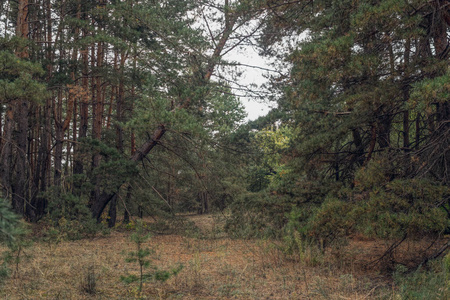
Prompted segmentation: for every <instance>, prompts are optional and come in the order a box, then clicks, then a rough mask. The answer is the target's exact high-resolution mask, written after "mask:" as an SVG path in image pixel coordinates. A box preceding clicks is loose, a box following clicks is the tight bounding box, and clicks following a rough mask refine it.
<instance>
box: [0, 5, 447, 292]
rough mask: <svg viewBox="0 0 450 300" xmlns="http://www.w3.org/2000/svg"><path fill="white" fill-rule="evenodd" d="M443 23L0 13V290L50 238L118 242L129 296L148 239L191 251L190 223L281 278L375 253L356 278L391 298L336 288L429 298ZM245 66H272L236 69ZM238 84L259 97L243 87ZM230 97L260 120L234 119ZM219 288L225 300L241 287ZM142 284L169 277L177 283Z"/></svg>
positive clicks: (180, 12)
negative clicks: (249, 78)
mask: <svg viewBox="0 0 450 300" xmlns="http://www.w3.org/2000/svg"><path fill="white" fill-rule="evenodd" d="M449 26H450V0H426V1H425V0H360V1H349V0H319V1H314V0H311V1H306V0H294V1H288V0H186V1H178V0H161V1H157V0H95V1H92V0H0V189H1V190H0V200H1V201H0V237H1V241H2V242H3V244H4V246H5V251H4V254H5V255H4V258H3V269H2V270H3V271H2V275H5V276H7V275H8V274H9V275H11V274H12V273H14V272H13V269H14V268H15V265H16V267H17V268H18V266H19V261H20V264H21V265H22V264H24V263H25V262H24V260H23V259H21V258H22V255H23V254H24V253H27V254H30V255H31V256H33V255H36V256H39V255H44V256H46V255H49V254H48V253H49V252H46V251H50V253H51V252H52V251H53V250H55V249H53V248H52V247H50V246H49V247H50V248H49V249H46V250H42V249H43V248H42V247H44V246H43V245H44V244H45V243H46V242H47V241H52V243H56V244H59V243H62V244H61V245H63V244H64V245H67V243H71V241H76V240H82V241H83V239H86V238H90V239H94V240H96V239H97V241H99V242H100V243H102V242H104V241H105V240H102V239H101V238H100V236H101V235H102V232H103V233H105V232H112V233H110V234H112V235H114V237H115V238H117V239H119V240H122V239H123V238H125V237H128V235H127V234H125V236H122V235H121V234H122V233H123V230H125V232H128V231H130V232H134V233H133V234H131V233H130V235H131V237H132V244H133V245H136V246H137V247H138V250H137V251H136V252H132V253H133V254H130V255H131V258H130V260H132V261H134V262H138V264H139V265H140V269H141V277H140V278H139V277H133V276H136V275H133V276H131V275H130V277H125V281H126V278H128V279H129V280H131V281H133V280H135V281H140V286H139V288H138V289H137V290H136V291H137V292H136V293H137V294H136V296H137V297H143V291H144V290H145V288H144V285H143V279H145V278H144V277H143V275H142V274H143V271H142V270H143V269H144V267H146V266H147V263H146V262H147V256H148V255H150V253H147V252H146V251H141V250H142V249H144V248H142V249H141V247H144V246H145V245H147V244H148V243H149V240H148V237H147V236H146V234H144V232H153V233H158V232H159V231H160V229H161V227H162V228H163V229H164V230H161V232H160V233H166V234H168V233H167V231H166V230H169V229H173V228H174V224H175V227H177V226H178V225H179V228H178V229H179V230H180V232H181V231H183V233H180V232H177V233H176V238H181V237H182V236H189V234H191V233H192V232H190V231H194V232H197V231H196V230H198V226H192V227H190V225H189V226H187V225H186V222H187V221H186V220H190V219H192V216H191V215H189V217H188V218H186V214H192V213H195V214H198V215H200V216H202V215H203V217H204V218H206V216H210V214H212V215H213V216H214V218H216V217H220V220H221V223H220V224H221V226H220V230H219V231H220V236H221V237H220V239H218V240H220V241H221V243H222V242H224V241H225V240H226V239H233V240H232V241H234V242H233V243H232V242H230V243H231V244H230V245H232V247H234V246H235V243H236V244H239V243H241V242H243V241H247V242H248V243H251V246H249V247H259V246H258V245H259V244H258V243H266V244H264V245H265V246H264V247H262V248H261V249H262V250H261V251H263V252H264V251H266V250H267V249H269V250H270V251H269V250H267V251H269V252H270V253H271V255H275V257H278V256H277V255H280V257H282V258H280V260H282V262H279V263H280V265H279V266H286V265H285V264H289V266H290V267H292V268H294V269H295V266H296V265H298V266H307V267H308V268H309V267H311V268H312V267H317V266H318V265H320V266H324V265H326V264H328V267H329V266H330V265H334V266H336V264H339V261H340V260H339V259H334V260H333V259H330V257H334V258H336V257H340V256H341V255H344V256H350V257H356V256H352V255H353V254H354V253H353V251H356V252H358V250H357V249H358V245H359V246H360V247H361V248H360V249H359V250H360V251H361V252H364V249H366V250H368V249H373V247H371V246H370V247H368V249H367V248H365V246H367V244H364V243H361V244H358V242H361V241H364V242H367V243H368V244H370V242H373V241H377V243H381V244H383V245H384V246H383V247H382V251H369V250H368V252H369V253H371V255H372V257H371V259H368V261H367V264H366V267H367V268H366V269H367V270H372V271H374V272H375V271H376V272H380V274H383V276H386V277H383V278H384V279H383V280H387V281H388V282H390V283H388V286H389V284H392V283H393V282H394V283H395V284H394V285H390V286H391V289H392V293H390V294H389V293H388V294H386V293H384V292H380V293H378V288H377V287H375V286H373V285H371V288H372V289H373V291H374V290H376V291H377V293H372V292H371V291H372V290H367V289H362V290H361V289H357V291H356V290H352V291H356V293H359V292H360V291H364V292H365V296H361V297H366V298H371V297H381V298H383V297H384V298H388V299H389V298H392V299H399V298H398V297H400V299H403V298H405V299H421V298H420V297H422V296H423V295H428V294H429V295H431V296H430V297H431V298H433V297H435V298H436V299H444V298H441V297H443V296H444V297H445V296H448V295H449V290H448V282H449V280H450V279H449V278H450V277H449V276H450V275H449V274H450V254H449V247H450V242H449V234H450V186H449V183H450V68H449V53H450V30H449ZM246 49H252V50H253V51H256V52H257V53H259V55H260V56H261V57H264V58H265V59H266V60H267V61H268V64H269V66H268V67H266V66H264V67H261V66H253V65H252V64H251V63H249V64H245V63H240V62H237V61H234V60H233V59H232V57H233V56H232V55H231V54H233V53H239V52H240V51H245V50H246ZM230 57H231V58H230ZM248 69H253V70H258V71H259V72H260V73H262V74H264V76H265V77H266V81H265V82H264V83H261V85H259V86H258V85H245V84H243V81H242V73H245V72H244V71H245V70H248ZM242 98H252V99H254V100H258V101H261V102H266V103H268V105H269V104H270V105H271V106H272V107H274V108H272V109H271V110H270V112H269V113H268V114H267V115H266V116H263V117H259V118H258V119H256V120H251V121H249V120H246V115H245V110H244V107H243V104H242V103H241V99H242ZM141 219H143V220H145V222H141V221H139V220H141ZM177 224H178V225H177ZM191 225H192V224H191ZM194 225H195V224H194ZM200 227H201V226H200ZM195 228H197V229H195ZM127 230H128V231H127ZM186 232H187V233H186ZM189 232H190V233H189ZM208 232H209V233H210V234H211V233H212V232H214V230H212V229H211V230H210V231H208ZM128 233H129V232H128ZM197 234H199V233H197ZM30 236H31V237H33V240H35V243H36V244H35V245H34V246H33V245H29V243H28V242H29V241H30V240H31V239H30V238H29V237H30ZM189 238H192V236H189ZM196 238H197V240H196V243H197V242H198V243H199V245H200V244H201V242H199V241H200V240H203V238H204V235H202V238H200V236H196ZM105 239H106V240H108V241H109V242H112V241H113V240H114V239H109V238H108V237H105ZM161 239H163V240H164V238H161ZM151 240H152V239H151V238H150V241H151ZM204 240H205V243H206V244H208V243H219V242H217V239H216V237H214V238H211V236H208V238H205V239H204ZM85 241H86V243H90V242H92V240H85ZM230 241H231V240H230ZM250 241H251V242H250ZM166 242H167V241H166ZM185 242H186V243H190V242H187V241H185ZM224 243H227V242H224ZM267 243H268V244H267ZM206 244H205V245H206ZM227 245H228V244H227ZM255 245H256V246H255ZM268 245H272V246H268ZM172 246H173V245H172ZM172 246H171V247H172ZM216 246H217V245H216ZM216 246H214V247H213V248H211V249H212V250H211V251H212V252H214V253H215V255H222V254H223V257H225V256H226V254H224V253H222V254H220V251H219V249H221V248H220V247H219V246H217V247H218V248H217V247H216ZM173 247H175V246H173ZM180 247H181V246H180ZM183 247H184V246H183ZM199 247H200V246H199ZM33 249H34V250H35V251H33ZM52 249H53V250H52ZM252 249H254V248H252ZM380 249H381V248H380ZM128 250H129V249H127V251H128ZM55 251H57V250H55ZM58 251H59V250H58ZM80 251H82V250H80ZM124 251H125V250H124ZM202 251H203V250H202ZM202 251H200V252H202ZM233 251H234V250H233ZM252 251H253V250H252ZM255 251H256V250H255ZM33 252H35V253H33ZM236 253H241V252H239V250H236ZM274 253H276V254H274ZM333 253H334V254H333ZM349 253H353V254H349ZM399 253H401V254H399ZM191 254H192V255H194V254H195V253H194V254H193V253H191ZM133 255H134V256H133ZM197 255H198V253H197ZM227 255H228V254H227ZM333 255H334V256H333ZM263 256H264V255H262V256H261V257H263ZM245 257H246V256H245V254H243V259H244V258H245ZM258 257H260V256H258ZM272 258H273V257H272ZM347 258H348V257H347ZM105 259H106V258H105ZM190 259H194V260H195V255H194V256H193V257H191V258H190ZM258 259H260V258H258ZM189 261H191V263H192V260H189V259H188V260H186V261H184V264H186V262H189ZM277 261H278V258H274V261H271V262H269V263H268V265H269V266H270V265H272V263H273V264H275V265H277V264H278V262H277ZM346 261H348V260H346V259H345V258H342V261H341V263H342V264H345V263H344V262H346ZM350 261H351V259H350ZM330 262H332V263H330ZM40 263H42V262H39V264H40ZM96 263H97V264H99V262H98V261H97V262H96ZM202 263H205V264H206V261H203V262H202ZM218 263H220V264H222V265H223V266H224V264H225V260H222V261H219V262H218ZM226 263H228V262H226ZM246 263H247V264H250V260H247V262H246ZM262 264H263V265H264V266H265V263H262ZM37 265H38V263H36V265H35V266H34V267H32V266H31V267H30V266H29V267H30V268H31V269H28V272H30V273H27V274H34V273H33V272H39V270H41V271H42V270H43V269H39V268H37V267H36V266H37ZM244 266H245V264H244ZM253 266H255V265H253ZM33 268H34V269H33ZM105 268H106V269H108V270H109V268H111V267H110V266H108V267H105ZM195 268H196V267H193V268H191V269H189V270H190V271H189V272H196V271H195V270H196V269H195ZM224 268H225V267H224ZM264 268H265V267H264ZM346 268H347V269H346ZM371 268H372V269H371ZM225 269H226V268H225ZM344 269H345V270H346V271H345V272H347V271H348V270H349V269H348V266H346V267H345V268H344ZM308 270H311V269H308ZM78 271H79V270H78ZM229 271H230V272H231V273H233V274H232V275H230V276H231V277H229V278H234V279H233V280H235V281H233V282H231V283H230V286H228V287H223V286H222V289H225V290H224V294H223V295H222V296H223V298H227V297H228V298H229V297H231V296H233V295H232V294H230V293H231V292H232V291H234V290H236V289H235V285H237V284H238V281H239V279H238V278H239V276H237V275H236V274H237V273H239V272H241V273H240V274H241V276H243V275H242V274H244V273H245V274H246V275H248V274H247V269H245V270H240V271H239V270H237V269H236V268H234V267H233V268H231V269H230V270H229ZM254 271H255V272H256V273H257V274H259V275H258V276H260V275H261V274H264V271H263V272H262V273H261V274H260V273H258V272H259V271H258V270H256V269H255V270H254ZM291 271H292V270H291ZM291 271H289V272H291ZM322 271H323V269H322ZM42 272H43V271H42ZM42 272H41V273H42ZM105 272H106V271H105ZM155 272H156V273H155V274H156V275H155V274H153V275H152V276H153V278H152V280H156V281H158V280H159V279H164V280H172V282H174V281H176V280H179V279H177V278H179V277H180V276H181V277H183V276H182V274H183V273H182V272H183V270H182V269H181V267H180V270H178V269H173V270H171V271H170V272H169V271H167V272H168V273H164V272H162V273H158V272H159V271H155ZM236 272H237V273H236ZM277 272H283V271H281V270H280V269H277ZM293 272H294V271H293ZM295 272H297V271H295ZM295 272H294V273H292V272H291V273H289V274H290V275H289V276H287V275H286V276H287V277H283V276H281V277H279V276H278V277H277V278H278V279H280V278H281V279H282V280H283V281H285V280H287V281H288V282H290V283H291V282H292V280H294V281H295V280H296V281H300V280H303V281H302V282H303V283H302V284H303V286H302V291H303V293H304V294H302V296H301V297H306V298H314V297H317V298H320V297H323V298H327V297H328V298H330V297H331V298H333V297H335V298H338V296H339V295H344V294H345V293H344V294H340V292H341V291H337V294H333V293H332V292H329V293H328V292H326V293H325V294H323V295H322V294H321V293H320V292H317V293H316V292H314V293H312V292H311V291H312V290H311V286H310V284H311V282H310V281H308V280H304V279H303V278H304V277H305V276H306V275H305V274H306V273H305V274H304V275H302V273H301V272H306V271H301V272H300V271H298V272H297V273H295ZM330 272H331V271H330ZM256 273H255V274H256ZM105 274H106V273H105ZM108 274H109V273H108ZM250 274H251V273H250ZM274 274H275V273H274ZM345 274H347V275H348V274H349V273H343V275H345ZM191 275H192V274H191ZM194 275H195V274H194ZM222 275H223V274H222ZM222 275H221V276H222ZM278 275H280V273H278ZM30 276H31V275H30ZM108 276H109V275H108ZM255 276H256V275H255ZM261 276H262V275H261ZM274 276H275V275H274ZM352 276H353V275H352ZM194 277H195V276H194ZM288 277H289V280H288V279H286V278H288ZM155 278H156V279H155ZM158 278H159V279H158ZM226 278H228V277H226ZM258 278H259V279H261V280H263V279H264V276H262V277H261V278H260V277H258ZM283 278H284V279H283ZM294 278H295V279H294ZM346 278H347V277H346ZM349 278H350V277H349ZM349 278H347V279H349ZM352 278H353V277H352ZM352 278H350V279H349V280H350V281H351V282H353V283H352V284H356V281H354V280H353V279H354V278H353V279H352ZM138 279H139V280H138ZM146 279H149V278H146ZM278 279H277V280H278ZM8 280H9V281H5V282H9V283H11V281H10V280H13V279H8ZM164 280H161V281H164ZM277 280H275V281H276V282H277V284H278V283H279V281H277ZM155 284H156V283H155ZM163 284H165V283H161V285H163ZM173 284H174V286H172V288H174V289H178V288H180V286H179V285H178V284H180V282H176V283H173ZM184 284H185V285H188V286H190V284H192V286H190V288H193V286H194V283H192V282H191V283H186V282H185V283H184ZM7 286H9V284H7ZM319 286H320V284H318V285H317V287H319ZM324 286H327V285H324ZM380 286H383V287H385V285H384V283H383V284H381V285H380ZM203 287H205V285H203ZM353 287H354V285H353ZM147 288H148V286H147ZM166 288H168V287H167V286H166V287H165V288H164V289H163V288H161V289H162V290H164V291H166V290H165V289H166ZM217 288H218V287H214V288H212V289H215V290H216V291H217ZM193 289H195V288H193ZM296 289H297V288H292V289H287V290H289V291H291V292H292V291H293V290H296ZM32 290H33V291H34V292H36V291H37V289H35V288H33V289H32ZM257 290H258V289H257V288H255V289H253V290H252V292H249V291H247V292H249V293H250V294H246V293H245V292H242V290H240V293H238V295H237V296H236V297H238V298H245V297H246V295H247V296H248V297H249V298H252V297H253V298H258V297H259V296H261V293H260V292H259V291H258V292H255V291H257ZM287 290H285V291H277V292H274V294H273V295H272V296H270V295H267V297H268V298H269V299H271V298H277V297H278V296H277V295H284V296H287V295H288V294H283V293H285V292H286V291H287ZM191 292H192V291H191ZM291 292H290V293H291ZM43 293H44V292H43ZM155 293H156V291H155V290H153V291H152V292H151V294H152V295H155ZM277 293H278V294H277ZM280 293H281V294H280ZM286 293H287V292H286ZM427 293H428V294H427ZM430 293H431V294H430ZM433 293H434V294H433ZM163 294H164V295H161V298H165V297H166V298H167V297H169V298H170V297H175V296H174V295H175V294H176V293H172V292H169V293H168V294H165V293H163ZM269 294H270V293H269ZM46 295H47V296H48V294H46ZM105 295H106V294H105ZM121 295H122V294H121ZM183 295H184V296H181V297H188V298H189V297H191V296H192V297H197V296H198V295H203V296H204V297H205V298H208V297H216V298H217V297H218V294H216V293H213V294H208V293H206V294H195V293H192V294H189V293H188V294H183ZM186 295H190V296H186ZM346 295H352V297H356V296H355V294H354V293H353V294H352V293H350V294H346ZM421 295H422V296H421ZM433 295H434V296H433ZM128 296H129V295H128ZM203 296H202V297H203ZM284 296H280V297H279V298H285V297H284ZM297 296H299V295H297ZM24 297H25V296H24ZM26 297H33V296H31V295H27V296H26ZM42 297H44V296H42ZM48 297H54V298H58V297H62V298H64V296H63V295H60V296H55V295H52V296H48ZM71 297H72V296H71ZM73 297H75V296H73ZM124 297H126V296H124ZM290 297H292V298H293V299H295V297H294V295H293V294H292V295H291V296H290ZM299 297H300V296H299ZM216 298H214V299H216ZM431 298H430V299H431Z"/></svg>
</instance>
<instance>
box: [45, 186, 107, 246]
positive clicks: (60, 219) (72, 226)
mask: <svg viewBox="0 0 450 300" xmlns="http://www.w3.org/2000/svg"><path fill="white" fill-rule="evenodd" d="M44 196H45V197H46V199H47V200H48V208H47V209H48V216H47V220H48V221H49V222H50V224H51V227H50V228H49V230H48V231H47V238H48V239H49V241H50V240H54V241H56V242H59V241H60V239H66V238H67V239H69V240H77V239H81V238H83V237H89V236H92V235H94V234H95V233H96V232H97V231H98V230H99V229H100V226H101V224H97V222H96V220H94V219H93V218H92V214H91V212H90V210H89V208H88V206H87V205H88V199H87V198H82V197H79V196H76V195H74V194H72V193H69V192H63V191H61V190H60V189H59V188H58V187H53V188H51V189H49V190H48V191H47V192H46V193H45V195H44Z"/></svg>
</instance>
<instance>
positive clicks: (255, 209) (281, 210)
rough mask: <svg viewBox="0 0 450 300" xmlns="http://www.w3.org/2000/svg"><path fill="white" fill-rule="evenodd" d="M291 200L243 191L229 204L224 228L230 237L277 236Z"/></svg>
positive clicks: (284, 221)
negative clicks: (229, 212)
mask: <svg viewBox="0 0 450 300" xmlns="http://www.w3.org/2000/svg"><path fill="white" fill-rule="evenodd" d="M291 200H292V199H290V198H289V197H283V196H281V197H280V196H277V195H267V194H266V193H250V192H246V193H243V194H242V195H240V196H239V197H238V198H237V199H236V200H235V201H234V202H233V203H232V205H231V206H230V211H231V215H230V216H229V217H228V218H227V222H226V224H225V228H224V229H225V231H226V232H227V233H228V234H229V235H230V236H232V237H239V238H252V237H258V238H277V237H278V238H279V237H280V236H281V232H282V231H281V229H282V228H283V227H284V225H285V224H286V218H285V215H286V214H287V213H288V212H289V211H290V209H291V207H292V202H290V201H291Z"/></svg>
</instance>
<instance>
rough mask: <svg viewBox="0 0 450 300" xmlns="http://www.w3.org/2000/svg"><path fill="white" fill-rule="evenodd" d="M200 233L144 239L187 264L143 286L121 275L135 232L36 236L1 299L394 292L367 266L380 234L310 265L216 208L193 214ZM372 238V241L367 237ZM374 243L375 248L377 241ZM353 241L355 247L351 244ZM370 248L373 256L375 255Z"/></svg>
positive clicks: (161, 256)
mask: <svg viewBox="0 0 450 300" xmlns="http://www.w3.org/2000/svg"><path fill="white" fill-rule="evenodd" d="M189 219H190V220H191V221H193V222H194V223H195V224H196V225H197V226H198V227H199V228H201V232H200V233H198V234H197V235H198V236H194V237H186V236H182V235H175V234H172V235H155V236H153V237H152V238H151V239H150V240H149V242H148V243H147V244H146V245H145V246H146V247H149V248H152V249H153V250H155V255H154V256H153V257H152V262H153V264H154V265H156V266H158V268H159V269H167V268H170V267H172V266H175V265H176V264H178V263H181V264H183V265H184V269H183V270H182V271H181V272H180V273H179V274H178V275H177V276H174V277H171V278H170V279H169V280H168V281H166V282H146V283H145V284H144V287H143V291H142V293H139V291H138V289H137V287H136V286H135V285H133V284H130V285H126V284H124V283H123V282H121V280H120V276H121V275H125V274H129V273H130V274H133V273H136V274H137V272H138V269H137V267H136V266H135V265H133V264H129V263H127V262H126V261H125V257H126V253H128V252H129V251H132V250H134V245H133V242H131V241H130V239H129V236H130V234H131V232H129V231H125V232H121V231H114V232H112V233H111V234H110V235H107V236H99V237H95V238H93V239H85V240H79V241H62V242H61V243H59V244H49V243H45V242H36V243H35V244H34V245H33V246H32V247H31V248H29V249H27V250H26V251H27V252H28V253H27V254H29V255H30V256H31V257H30V258H29V259H28V260H27V261H24V262H22V263H21V265H20V275H19V276H18V277H17V278H10V279H8V280H6V282H5V283H4V286H3V288H2V290H1V294H0V296H1V298H2V299H11V300H13V299H77V300H78V299H377V298H380V297H382V298H385V299H389V298H390V295H389V291H390V286H389V282H388V281H387V280H386V279H385V278H383V277H382V276H380V275H377V273H374V272H372V273H370V272H368V271H364V270H363V268H360V267H359V266H360V265H362V264H361V263H358V260H357V259H356V257H357V256H358V257H360V258H361V257H362V259H367V257H369V256H370V253H369V252H370V250H371V249H376V247H378V246H376V243H375V242H374V241H360V240H358V241H355V245H356V246H357V247H360V248H361V247H365V246H364V245H366V246H367V245H369V246H368V247H369V248H367V249H359V250H358V249H357V250H355V249H354V248H353V249H354V250H353V252H352V251H351V250H346V251H342V252H341V253H330V254H328V255H327V254H325V256H324V258H323V262H322V263H321V264H320V265H318V266H311V265H310V264H308V262H307V261H303V262H299V261H298V260H296V259H295V258H292V257H288V256H287V255H286V254H285V253H284V252H283V251H282V247H281V246H280V244H279V243H277V242H274V241H268V240H238V239H229V238H227V237H225V236H224V234H220V232H221V231H220V230H218V228H220V224H218V223H217V222H216V221H215V220H214V218H212V217H211V216H207V215H206V216H205V215H204V216H190V217H189ZM364 243H365V244H364ZM370 247H371V248H370ZM350 248H351V247H350ZM368 255H369V256H368Z"/></svg>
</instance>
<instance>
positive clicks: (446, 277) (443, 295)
mask: <svg viewBox="0 0 450 300" xmlns="http://www.w3.org/2000/svg"><path fill="white" fill-rule="evenodd" d="M448 256H449V255H448V254H447V256H445V257H444V259H442V260H438V261H434V262H433V264H432V267H431V268H429V269H426V268H419V269H417V270H416V271H414V272H412V273H407V272H406V270H405V269H404V268H401V267H400V268H398V269H397V271H396V272H395V273H394V284H395V287H396V288H395V290H394V295H393V298H394V299H436V300H440V299H449V298H450V285H449V282H450V272H449V269H448V265H446V260H448Z"/></svg>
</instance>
